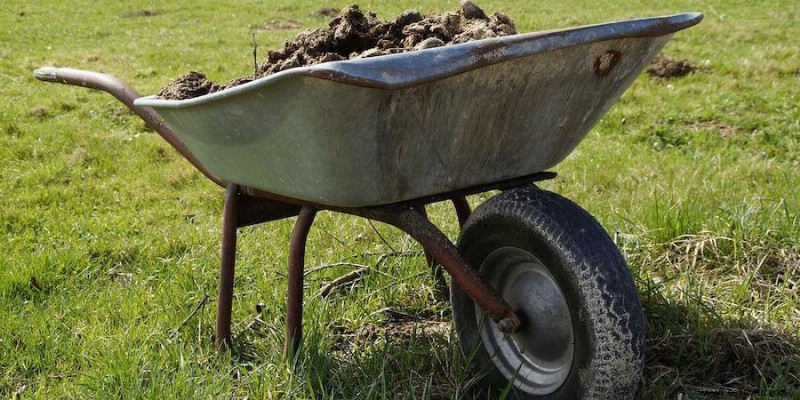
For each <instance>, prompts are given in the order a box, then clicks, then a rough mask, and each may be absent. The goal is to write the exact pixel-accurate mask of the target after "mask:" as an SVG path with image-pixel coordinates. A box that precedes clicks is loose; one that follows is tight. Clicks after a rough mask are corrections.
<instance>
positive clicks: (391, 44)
mask: <svg viewBox="0 0 800 400" xmlns="http://www.w3.org/2000/svg"><path fill="white" fill-rule="evenodd" d="M516 33H517V31H516V28H515V27H514V22H513V21H512V20H511V18H509V17H508V15H506V14H504V13H501V12H496V13H494V14H492V15H487V14H486V13H485V12H484V11H483V10H482V9H481V8H480V7H478V6H477V5H475V4H474V3H472V2H471V1H462V2H461V4H460V7H459V9H458V10H456V11H453V12H446V13H443V14H437V13H432V14H430V15H428V16H423V15H422V14H420V13H419V12H417V11H413V10H409V11H405V12H403V14H402V15H400V16H399V17H397V18H396V19H395V20H394V21H390V22H387V21H380V20H378V17H377V15H376V14H375V13H374V12H371V11H368V12H366V13H365V12H363V11H362V10H361V8H360V7H359V6H358V5H355V4H354V5H351V6H349V7H347V8H345V9H343V10H342V11H341V12H339V14H338V15H337V16H336V17H335V18H333V20H332V21H331V22H330V23H329V24H328V27H326V28H320V29H315V30H307V31H304V32H300V33H299V34H298V35H297V37H295V39H294V40H293V41H291V42H287V43H286V44H285V45H284V48H283V50H279V51H270V52H269V53H268V55H267V58H266V60H264V61H263V63H262V64H261V65H260V67H259V68H258V69H257V71H255V73H254V75H253V76H250V77H242V78H237V79H234V80H233V81H230V82H228V83H226V84H224V85H219V84H216V83H214V82H211V81H209V80H208V79H207V78H206V76H205V75H204V74H202V73H200V72H196V71H192V72H189V73H188V74H186V75H184V76H181V77H180V78H178V79H177V80H176V81H175V82H173V83H171V84H170V85H168V86H167V87H165V88H164V89H162V91H161V92H160V93H159V94H158V97H160V98H163V99H172V100H182V99H190V98H193V97H198V96H202V95H205V94H208V93H213V92H216V91H219V90H224V89H226V88H230V87H233V86H236V85H239V84H242V83H245V82H249V81H251V80H253V79H259V78H263V77H265V76H268V75H271V74H274V73H276V72H280V71H284V70H287V69H290V68H296V67H302V66H308V65H314V64H319V63H323V62H329V61H341V60H347V59H354V58H365V57H375V56H380V55H386V54H392V53H400V52H406V51H413V50H421V49H427V48H433V47H439V46H445V45H448V44H457V43H464V42H468V41H471V40H479V39H485V38H490V37H497V36H505V35H513V34H516Z"/></svg>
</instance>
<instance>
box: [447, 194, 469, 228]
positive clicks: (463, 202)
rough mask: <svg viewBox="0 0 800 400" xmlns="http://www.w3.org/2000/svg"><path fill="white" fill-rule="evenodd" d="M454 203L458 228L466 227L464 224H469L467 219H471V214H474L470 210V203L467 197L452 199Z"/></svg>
mask: <svg viewBox="0 0 800 400" xmlns="http://www.w3.org/2000/svg"><path fill="white" fill-rule="evenodd" d="M450 201H451V202H453V207H454V208H455V209H456V215H457V216H458V226H460V227H462V228H463V227H464V224H466V223H467V218H469V216H470V214H472V210H471V209H470V208H469V203H468V202H467V198H466V197H463V196H462V197H453V198H452V199H450Z"/></svg>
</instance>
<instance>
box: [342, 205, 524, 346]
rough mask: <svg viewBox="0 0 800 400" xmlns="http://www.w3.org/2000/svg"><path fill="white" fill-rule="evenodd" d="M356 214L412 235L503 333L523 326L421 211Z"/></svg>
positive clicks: (372, 211) (397, 208)
mask: <svg viewBox="0 0 800 400" xmlns="http://www.w3.org/2000/svg"><path fill="white" fill-rule="evenodd" d="M356 215H360V216H362V217H366V218H371V219H374V220H378V221H381V222H385V223H387V224H390V225H394V226H396V227H398V228H400V229H401V230H403V231H404V232H406V233H408V234H409V235H411V237H413V238H414V239H415V240H416V241H417V242H419V243H420V244H421V245H422V247H423V248H424V249H425V250H426V251H428V252H430V254H431V255H432V256H433V258H434V259H435V260H436V261H437V262H438V263H439V264H440V265H442V267H444V269H445V270H447V272H449V273H450V276H451V277H452V279H453V282H454V283H453V284H457V285H459V286H460V287H461V288H462V289H463V290H464V292H465V293H466V294H467V295H468V296H469V297H470V298H472V299H473V300H474V301H475V303H476V304H477V305H478V306H479V307H480V308H482V309H483V310H484V312H485V313H486V314H487V315H489V316H490V317H491V318H492V320H493V321H494V322H496V323H497V327H498V329H499V330H500V331H501V332H503V333H506V334H512V333H516V332H517V331H518V330H519V329H520V327H521V325H522V321H520V319H519V317H518V316H517V315H516V313H515V312H514V310H513V309H512V308H511V307H510V306H509V305H508V303H506V301H505V300H503V298H502V297H500V295H499V294H498V293H497V291H496V290H495V289H494V288H493V287H492V286H490V285H489V284H488V283H486V282H485V281H484V280H483V279H482V278H481V276H480V275H479V274H478V273H477V272H476V271H475V270H474V269H472V268H471V267H470V266H469V265H468V264H467V262H466V261H465V260H464V259H463V258H462V257H461V255H460V254H459V252H458V249H457V248H456V246H455V245H454V244H453V243H452V242H450V240H449V239H448V238H447V236H445V235H444V234H443V233H442V231H440V230H439V229H438V228H436V226H434V225H433V224H432V223H431V222H430V221H428V219H427V218H425V217H424V216H423V215H421V214H420V213H419V212H418V211H416V210H413V209H411V208H403V207H394V208H390V207H385V208H381V209H360V210H357V214H356Z"/></svg>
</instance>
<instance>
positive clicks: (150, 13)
mask: <svg viewBox="0 0 800 400" xmlns="http://www.w3.org/2000/svg"><path fill="white" fill-rule="evenodd" d="M163 13H164V12H163V11H160V10H136V11H126V12H124V13H122V14H120V15H119V16H120V18H143V17H144V18H147V17H154V16H156V15H160V14H163Z"/></svg>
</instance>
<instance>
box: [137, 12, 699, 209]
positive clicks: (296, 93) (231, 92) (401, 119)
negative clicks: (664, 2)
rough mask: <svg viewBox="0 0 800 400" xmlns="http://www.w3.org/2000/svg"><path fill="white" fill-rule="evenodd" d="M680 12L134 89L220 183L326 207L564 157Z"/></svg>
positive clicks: (510, 173) (674, 26)
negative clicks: (199, 92)
mask: <svg viewBox="0 0 800 400" xmlns="http://www.w3.org/2000/svg"><path fill="white" fill-rule="evenodd" d="M701 19H702V16H701V15H700V14H679V15H672V16H665V17H657V18H647V19H637V20H629V21H622V22H614V23H608V24H601V25H592V26H584V27H578V28H571V29H564V30H554V31H547V32H536V33H528V34H521V35H514V36H506V37H500V38H492V39H485V40H480V41H474V42H468V43H463V44H458V45H451V46H445V47H440V48H434V49H427V50H421V51H416V52H410V53H401V54H392V55H386V56H380V57H374V58H367V59H359V60H349V61H338V62H331V63H324V64H319V65H315V66H310V67H303V68H296V69H291V70H287V71H283V72H280V73H277V74H275V75H272V76H269V77H267V78H264V79H260V80H257V81H253V82H250V83H247V84H244V85H241V86H237V87H234V88H231V89H228V90H224V91H221V92H217V93H213V94H209V95H206V96H202V97H198V98H194V99H189V100H162V99H158V98H156V97H154V96H149V97H144V98H139V99H137V100H136V101H135V103H134V104H135V105H136V106H137V107H150V108H152V109H153V110H155V111H156V112H157V113H158V114H159V115H160V116H161V117H162V118H163V119H164V120H165V121H166V123H167V124H168V125H169V126H170V127H171V128H172V129H173V130H174V131H175V133H176V134H177V136H178V137H179V138H180V140H181V141H182V142H183V143H184V144H185V145H186V146H187V147H188V149H189V150H190V151H191V153H192V154H194V156H196V157H197V159H198V160H199V161H200V163H201V164H202V165H204V166H205V167H206V168H207V169H208V170H209V171H211V172H212V173H213V174H215V175H216V176H218V177H219V178H221V179H222V180H224V181H225V182H229V183H234V184H238V185H241V186H244V187H247V188H252V189H256V190H259V191H263V192H268V193H272V194H275V195H279V196H284V197H288V198H292V199H297V200H301V201H303V202H308V203H314V204H321V205H327V206H334V207H364V206H374V205H382V204H389V203H394V202H399V201H403V200H408V199H413V198H419V197H424V196H430V195H435V194H437V193H445V192H451V191H454V190H458V189H462V188H467V187H472V186H477V185H482V184H487V183H491V182H497V181H502V180H506V179H510V178H515V177H520V176H525V175H530V174H533V173H536V172H539V171H542V170H545V169H548V168H551V167H553V166H554V165H556V164H557V163H559V162H560V161H562V160H563V159H564V158H565V157H566V156H567V155H568V154H569V153H570V152H571V151H572V150H573V149H574V148H575V146H577V144H578V143H579V142H580V141H581V140H582V139H583V138H584V137H585V136H586V134H587V133H588V132H589V130H590V129H591V128H592V126H594V124H595V123H596V122H597V121H598V120H599V119H600V118H601V117H602V116H603V114H604V113H605V112H606V111H607V110H608V108H609V107H610V106H611V105H612V103H613V102H614V101H615V100H616V99H617V98H618V97H619V96H620V95H621V94H622V92H623V91H624V90H625V89H627V87H628V86H629V85H630V84H631V83H632V82H633V80H634V79H635V78H636V77H637V76H638V74H639V73H640V72H641V70H642V69H643V68H644V67H645V65H646V64H647V63H648V62H649V60H651V59H652V58H653V57H654V56H655V55H656V54H657V53H658V52H659V51H660V49H661V48H662V47H663V45H664V44H665V43H666V42H667V41H668V40H669V39H670V38H671V36H672V34H673V33H675V32H677V31H679V30H681V29H685V28H688V27H690V26H693V25H695V24H697V23H698V22H700V20H701Z"/></svg>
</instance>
